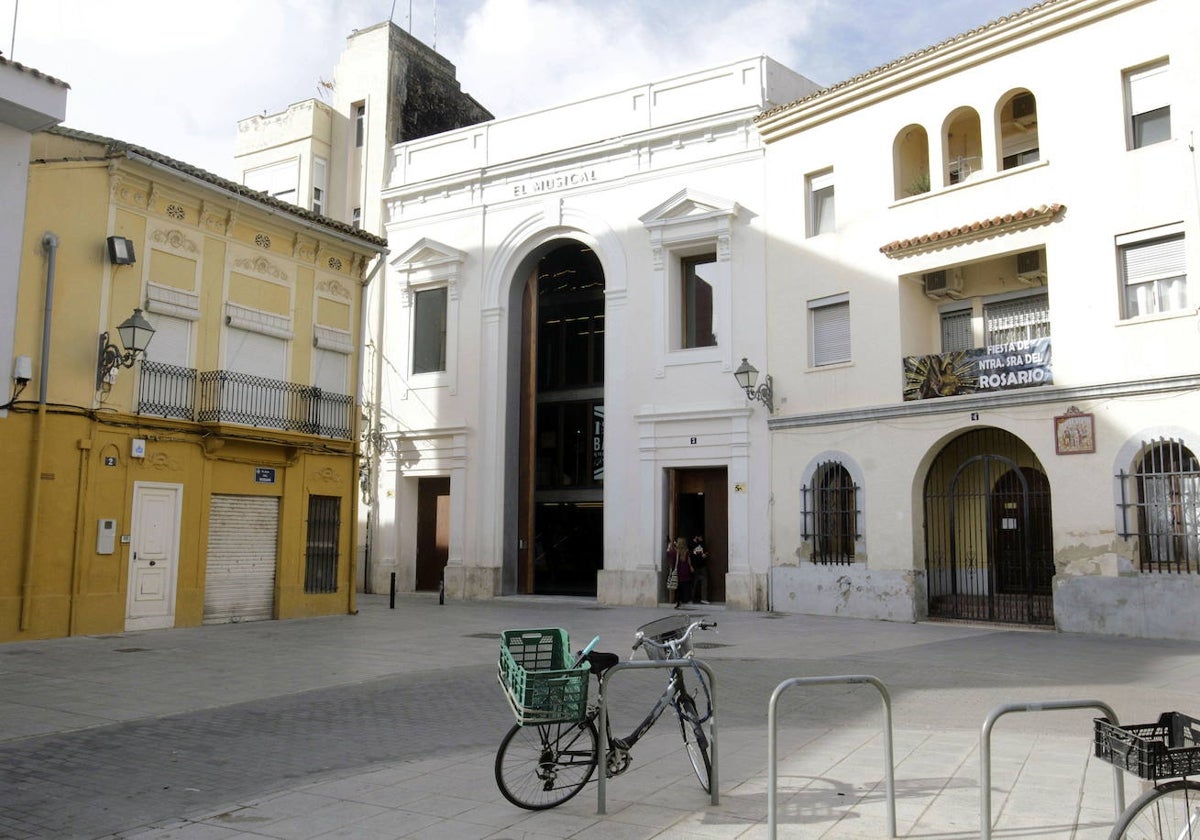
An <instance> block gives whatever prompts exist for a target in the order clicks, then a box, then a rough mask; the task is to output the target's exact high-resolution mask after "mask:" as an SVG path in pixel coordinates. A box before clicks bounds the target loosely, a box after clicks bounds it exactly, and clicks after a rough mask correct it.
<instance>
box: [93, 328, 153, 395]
mask: <svg viewBox="0 0 1200 840" xmlns="http://www.w3.org/2000/svg"><path fill="white" fill-rule="evenodd" d="M117 334H118V335H119V336H120V337H121V344H123V345H124V346H125V351H124V352H121V348H119V347H117V345H115V344H110V343H109V341H108V333H107V332H102V333H100V352H99V355H98V356H97V358H96V390H97V391H100V390H103V389H104V386H105V385H106V384H108V383H110V382H111V381H112V375H113V373H114V372H115V371H116V370H117V368H123V367H124V368H128V367H133V363H134V362H135V361H137V357H138V354H140V353H145V352H146V348H147V347H148V346H149V345H150V339H152V338H154V327H152V326H150V322H149V321H147V320H146V319H145V318H143V317H142V310H140V309H134V310H133V314H132V315H130V316H129V317H128V318H126V319H125V320H124V321H123V322H122V323H121V325H120V326H119V327H117Z"/></svg>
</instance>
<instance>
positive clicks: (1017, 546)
mask: <svg viewBox="0 0 1200 840" xmlns="http://www.w3.org/2000/svg"><path fill="white" fill-rule="evenodd" d="M925 568H926V573H927V578H928V590H929V615H930V617H931V618H956V619H971V620H975V621H996V622H1006V623H1019V624H1051V625H1052V624H1053V623H1054V603H1053V597H1052V594H1051V589H1050V585H1051V581H1052V580H1053V578H1054V547H1053V530H1052V520H1051V512H1050V484H1049V482H1048V481H1047V479H1046V474H1045V471H1044V470H1043V469H1042V465H1041V463H1040V462H1039V461H1038V459H1037V457H1036V456H1035V455H1034V454H1033V452H1032V451H1031V450H1030V449H1029V447H1028V446H1026V445H1025V444H1024V443H1023V442H1022V441H1021V440H1020V439H1018V438H1017V437H1015V436H1014V435H1012V434H1010V433H1008V432H1005V431H1003V430H1001V429H976V430H972V431H970V432H966V433H965V434H962V435H959V436H958V437H956V438H955V439H953V440H951V441H950V442H949V443H947V444H946V445H945V446H944V447H943V448H942V451H941V452H940V453H938V456H937V458H936V459H935V460H934V462H933V464H932V466H931V467H930V469H929V474H928V475H927V476H926V479H925Z"/></svg>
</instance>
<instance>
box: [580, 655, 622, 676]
mask: <svg viewBox="0 0 1200 840" xmlns="http://www.w3.org/2000/svg"><path fill="white" fill-rule="evenodd" d="M587 661H588V665H589V666H590V667H591V670H592V673H593V674H596V675H597V676H598V675H600V674H603V673H604V672H605V671H607V670H608V669H609V668H611V667H612V666H614V665H616V664H617V663H618V662H620V661H621V657H619V656H617V655H616V654H615V653H599V652H597V651H592V652H591V653H589V654H588V655H587Z"/></svg>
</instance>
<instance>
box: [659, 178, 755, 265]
mask: <svg viewBox="0 0 1200 840" xmlns="http://www.w3.org/2000/svg"><path fill="white" fill-rule="evenodd" d="M741 210H742V208H741V206H740V205H739V204H738V203H737V202H736V201H730V200H729V199H726V198H718V197H716V196H712V195H708V194H707V193H702V192H698V191H697V190H692V189H682V190H680V191H679V192H677V193H675V195H673V196H671V197H670V198H668V199H667V200H666V201H664V202H663V203H662V204H660V205H658V206H657V207H655V208H654V209H653V210H651V211H650V212H648V213H644V214H643V215H641V216H640V217H639V220H640V221H641V223H642V224H643V225H645V226H646V231H647V233H649V234H650V246H651V250H652V253H653V260H654V267H655V269H661V268H662V267H663V265H664V262H663V261H664V259H665V255H664V251H678V250H684V249H694V248H697V247H701V246H708V245H711V250H713V251H715V252H716V255H717V260H718V261H719V262H727V261H728V260H729V259H730V256H731V241H732V233H733V221H734V219H736V218H737V217H738V214H739V213H740V212H741Z"/></svg>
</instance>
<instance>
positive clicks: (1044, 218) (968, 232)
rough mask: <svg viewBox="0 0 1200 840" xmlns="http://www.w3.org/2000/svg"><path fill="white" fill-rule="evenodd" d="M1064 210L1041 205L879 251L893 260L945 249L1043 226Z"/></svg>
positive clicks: (899, 242) (1061, 206) (891, 244)
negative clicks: (988, 237)
mask: <svg viewBox="0 0 1200 840" xmlns="http://www.w3.org/2000/svg"><path fill="white" fill-rule="evenodd" d="M1066 209H1067V207H1066V205H1065V204H1057V203H1055V204H1043V205H1042V206H1040V207H1029V208H1027V209H1025V210H1015V211H1013V212H1012V213H1005V214H1003V215H1001V216H992V217H991V218H990V219H978V220H976V221H973V222H965V223H963V224H961V225H957V226H955V227H950V228H946V229H945V230H936V231H933V232H932V233H922V234H918V235H916V236H911V237H908V238H907V239H897V240H895V241H893V242H889V243H887V244H886V245H883V246H881V247H880V248H879V251H880V253H882V254H884V255H885V256H888V257H892V258H897V257H907V256H909V255H910V254H916V253H920V252H921V251H929V250H932V249H934V248H948V247H950V246H952V245H959V244H962V243H964V242H970V241H972V240H975V239H979V238H981V237H983V236H992V235H995V234H998V233H1007V232H1010V231H1013V230H1021V229H1022V228H1027V227H1033V226H1034V225H1040V224H1047V223H1049V222H1051V221H1053V220H1054V218H1055V217H1056V216H1058V215H1059V214H1061V213H1062V212H1063V211H1064V210H1066Z"/></svg>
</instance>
